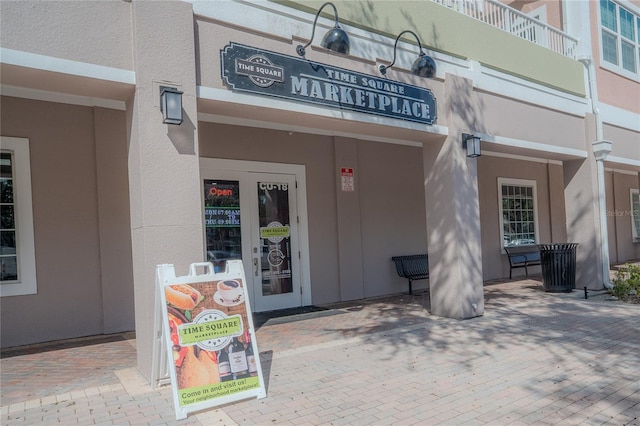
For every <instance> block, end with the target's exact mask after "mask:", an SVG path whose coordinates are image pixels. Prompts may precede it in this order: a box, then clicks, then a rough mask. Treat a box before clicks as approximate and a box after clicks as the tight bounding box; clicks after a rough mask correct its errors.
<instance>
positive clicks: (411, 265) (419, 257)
mask: <svg viewBox="0 0 640 426" xmlns="http://www.w3.org/2000/svg"><path fill="white" fill-rule="evenodd" d="M391 260H393V261H394V262H395V264H396V272H398V275H399V276H401V277H402V278H407V279H408V280H409V294H413V291H412V288H411V283H412V282H413V281H414V280H424V279H427V278H429V258H428V256H427V255H426V254H414V255H410V256H394V257H392V258H391Z"/></svg>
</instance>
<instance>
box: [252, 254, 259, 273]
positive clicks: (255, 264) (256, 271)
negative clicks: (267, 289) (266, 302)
mask: <svg viewBox="0 0 640 426" xmlns="http://www.w3.org/2000/svg"><path fill="white" fill-rule="evenodd" d="M253 275H255V276H256V277H257V276H258V258H257V257H254V258H253Z"/></svg>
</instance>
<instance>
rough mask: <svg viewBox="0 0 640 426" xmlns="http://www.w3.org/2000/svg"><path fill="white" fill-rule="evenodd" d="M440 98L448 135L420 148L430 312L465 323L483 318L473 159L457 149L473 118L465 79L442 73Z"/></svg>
mask: <svg viewBox="0 0 640 426" xmlns="http://www.w3.org/2000/svg"><path fill="white" fill-rule="evenodd" d="M445 94H446V99H447V104H446V105H445V110H444V111H443V112H442V113H444V114H446V122H447V125H448V128H449V136H448V137H447V138H446V139H444V140H440V141H427V142H425V143H424V148H423V156H424V165H425V199H426V200H425V201H426V211H427V247H428V252H429V276H430V278H429V286H430V292H431V313H432V314H434V315H439V316H443V317H448V318H456V319H466V318H472V317H476V316H480V315H482V314H483V313H484V294H483V282H482V245H481V238H480V205H479V198H478V176H477V173H478V169H477V160H476V159H474V158H467V157H466V152H465V151H464V149H463V148H462V132H463V131H465V132H468V133H470V132H472V131H474V130H478V129H475V128H473V127H475V126H474V123H473V122H469V121H468V120H469V118H470V117H471V119H472V120H473V121H474V122H475V121H476V120H474V119H473V118H472V117H477V115H476V113H475V111H474V110H473V109H474V107H473V102H472V101H471V100H472V99H473V86H472V82H471V81H470V80H466V79H463V78H460V77H456V76H452V75H449V74H447V76H446V81H445ZM442 113H441V116H442Z"/></svg>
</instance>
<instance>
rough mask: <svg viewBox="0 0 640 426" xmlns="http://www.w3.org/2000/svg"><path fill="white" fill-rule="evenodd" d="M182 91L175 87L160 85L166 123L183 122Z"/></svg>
mask: <svg viewBox="0 0 640 426" xmlns="http://www.w3.org/2000/svg"><path fill="white" fill-rule="evenodd" d="M182 93H183V92H181V91H179V90H178V89H176V88H175V87H167V86H160V111H162V122H163V123H164V124H182Z"/></svg>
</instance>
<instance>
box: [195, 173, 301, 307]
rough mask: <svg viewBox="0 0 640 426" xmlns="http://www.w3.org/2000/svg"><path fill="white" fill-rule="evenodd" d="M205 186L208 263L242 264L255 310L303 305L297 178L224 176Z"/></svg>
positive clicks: (259, 175) (220, 265)
mask: <svg viewBox="0 0 640 426" xmlns="http://www.w3.org/2000/svg"><path fill="white" fill-rule="evenodd" d="M203 184H204V222H205V228H206V255H207V260H208V261H210V262H212V263H213V264H214V267H215V268H216V269H217V270H222V269H223V268H224V267H225V262H226V261H227V260H229V259H242V260H243V265H244V269H245V275H246V278H247V282H248V285H249V289H250V293H251V294H250V296H251V299H252V300H251V305H252V307H253V310H254V311H256V312H260V311H268V310H274V309H283V308H289V307H295V306H300V305H301V304H302V297H301V280H300V262H299V240H298V239H299V235H298V225H297V222H298V221H297V218H298V212H297V199H296V181H295V176H294V175H288V174H279V173H258V172H221V173H219V178H215V179H204V181H203Z"/></svg>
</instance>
